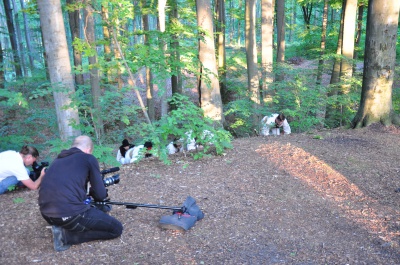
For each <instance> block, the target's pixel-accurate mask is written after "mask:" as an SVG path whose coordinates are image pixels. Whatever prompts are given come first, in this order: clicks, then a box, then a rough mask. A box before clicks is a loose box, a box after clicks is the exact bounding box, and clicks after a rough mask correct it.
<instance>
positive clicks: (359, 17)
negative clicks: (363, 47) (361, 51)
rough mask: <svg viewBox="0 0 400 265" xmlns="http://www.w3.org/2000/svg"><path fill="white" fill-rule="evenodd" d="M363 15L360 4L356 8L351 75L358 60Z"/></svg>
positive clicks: (362, 6)
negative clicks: (355, 31) (355, 30)
mask: <svg viewBox="0 0 400 265" xmlns="http://www.w3.org/2000/svg"><path fill="white" fill-rule="evenodd" d="M363 13H364V4H363V3H361V4H360V6H359V7H358V18H357V35H356V41H355V49H354V56H353V59H354V63H353V73H354V72H355V71H356V69H357V62H356V61H357V59H358V51H357V50H358V48H359V47H360V40H361V33H362V23H363V21H362V20H363Z"/></svg>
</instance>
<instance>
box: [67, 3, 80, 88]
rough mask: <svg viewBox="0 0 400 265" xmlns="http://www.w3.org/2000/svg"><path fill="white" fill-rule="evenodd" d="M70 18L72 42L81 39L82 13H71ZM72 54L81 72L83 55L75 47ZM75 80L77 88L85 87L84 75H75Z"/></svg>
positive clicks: (76, 66) (77, 68)
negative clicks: (80, 22)
mask: <svg viewBox="0 0 400 265" xmlns="http://www.w3.org/2000/svg"><path fill="white" fill-rule="evenodd" d="M66 1H67V4H68V5H71V4H74V3H75V1H74V0H66ZM68 18H69V28H70V31H71V37H72V41H74V40H75V39H79V38H80V26H79V21H80V11H79V10H74V11H69V12H68ZM72 54H73V58H74V66H75V69H76V70H78V71H80V70H79V69H81V68H82V53H81V52H80V51H78V50H77V49H75V47H74V46H73V45H72ZM74 78H75V84H76V86H77V87H79V86H83V85H84V80H83V74H77V73H75V74H74Z"/></svg>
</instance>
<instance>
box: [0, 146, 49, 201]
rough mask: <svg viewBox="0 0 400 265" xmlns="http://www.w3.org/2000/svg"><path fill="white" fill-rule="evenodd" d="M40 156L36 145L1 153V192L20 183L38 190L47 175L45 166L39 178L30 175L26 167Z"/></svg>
mask: <svg viewBox="0 0 400 265" xmlns="http://www.w3.org/2000/svg"><path fill="white" fill-rule="evenodd" d="M38 157H39V152H38V150H37V149H36V148H35V147H32V146H27V145H25V146H23V147H22V148H21V150H20V151H19V152H16V151H12V150H8V151H4V152H1V153H0V194H3V193H5V192H6V191H7V190H8V188H9V187H11V186H14V185H18V186H25V187H27V188H29V189H31V190H37V189H38V188H39V186H40V183H41V182H42V178H43V176H44V175H45V168H43V169H42V171H41V173H40V176H39V178H38V179H37V180H35V181H33V180H32V179H31V178H30V177H29V171H28V170H27V168H26V167H29V166H32V164H33V163H34V162H35V161H36V159H37V158H38Z"/></svg>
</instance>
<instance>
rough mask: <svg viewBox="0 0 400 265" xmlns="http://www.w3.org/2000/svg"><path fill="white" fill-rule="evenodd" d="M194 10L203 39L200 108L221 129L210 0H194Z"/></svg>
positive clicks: (200, 50)
mask: <svg viewBox="0 0 400 265" xmlns="http://www.w3.org/2000/svg"><path fill="white" fill-rule="evenodd" d="M196 10H197V25H198V26H199V28H201V29H202V30H204V32H203V33H201V37H202V38H203V39H201V38H200V39H199V59H200V62H201V64H202V65H201V71H200V72H201V73H200V75H201V77H200V80H199V81H200V82H199V93H200V106H201V108H202V109H203V111H204V115H205V116H206V117H209V118H211V119H212V120H214V121H215V122H216V125H217V126H219V127H222V126H223V123H224V114H223V110H222V100H221V94H220V88H219V81H218V70H217V61H216V58H215V45H214V38H213V37H214V29H213V17H212V11H211V3H210V0H196ZM207 80H209V82H208V81H207ZM207 83H209V84H207Z"/></svg>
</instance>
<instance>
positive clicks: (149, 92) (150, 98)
mask: <svg viewBox="0 0 400 265" xmlns="http://www.w3.org/2000/svg"><path fill="white" fill-rule="evenodd" d="M143 2H144V1H143ZM143 4H145V3H143ZM142 20H143V22H142V23H143V30H144V32H145V34H144V44H145V45H146V46H147V48H148V50H149V51H150V43H149V34H148V32H149V30H150V26H149V16H148V15H142ZM146 100H147V112H148V113H149V117H150V120H151V121H154V120H155V116H156V115H155V106H154V90H153V83H152V74H151V69H150V67H146Z"/></svg>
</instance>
